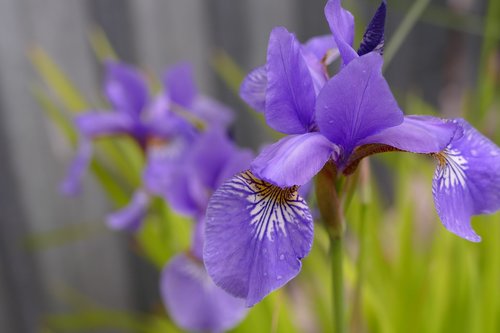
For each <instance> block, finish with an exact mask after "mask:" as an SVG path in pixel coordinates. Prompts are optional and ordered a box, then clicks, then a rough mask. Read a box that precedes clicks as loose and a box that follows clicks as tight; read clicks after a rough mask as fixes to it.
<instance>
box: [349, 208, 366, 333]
mask: <svg viewBox="0 0 500 333" xmlns="http://www.w3.org/2000/svg"><path fill="white" fill-rule="evenodd" d="M367 208H368V205H367V204H366V203H362V204H361V209H360V221H359V236H358V237H359V254H358V262H357V265H356V270H357V275H356V277H357V278H356V285H355V287H354V294H353V297H352V298H353V301H352V318H351V321H350V323H351V328H352V330H351V332H363V321H362V315H361V300H362V295H363V284H364V277H365V249H366V237H365V234H366V223H365V222H366V213H367Z"/></svg>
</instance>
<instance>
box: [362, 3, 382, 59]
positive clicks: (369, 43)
mask: <svg viewBox="0 0 500 333" xmlns="http://www.w3.org/2000/svg"><path fill="white" fill-rule="evenodd" d="M386 7H387V6H386V0H382V3H381V4H380V6H379V7H378V9H377V11H376V12H375V15H373V18H372V20H371V21H370V23H369V24H368V27H367V28H366V31H365V34H364V35H363V40H362V41H361V45H360V46H359V49H358V54H359V55H360V56H362V55H364V54H367V53H369V52H372V51H375V52H377V53H379V54H383V53H384V29H385V14H386Z"/></svg>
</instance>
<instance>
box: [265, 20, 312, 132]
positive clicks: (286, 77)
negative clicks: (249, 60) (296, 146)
mask: <svg viewBox="0 0 500 333" xmlns="http://www.w3.org/2000/svg"><path fill="white" fill-rule="evenodd" d="M266 70H267V90H266V111H265V116H266V121H267V124H268V125H269V126H271V127H272V128H273V129H275V130H277V131H279V132H283V133H286V134H302V133H306V132H308V131H309V130H310V128H311V127H312V126H313V124H314V104H315V101H316V94H315V91H314V85H313V81H312V78H311V75H310V73H309V69H308V66H307V64H306V62H305V60H304V57H303V56H302V52H301V46H300V43H299V42H298V40H297V38H296V37H295V36H294V35H293V34H291V33H290V32H288V30H286V29H285V28H283V27H278V28H274V29H273V31H272V32H271V35H270V37H269V45H268V49H267V65H266Z"/></svg>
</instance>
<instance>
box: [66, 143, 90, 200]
mask: <svg viewBox="0 0 500 333" xmlns="http://www.w3.org/2000/svg"><path fill="white" fill-rule="evenodd" d="M91 158H92V143H91V142H90V141H89V140H88V139H86V138H82V139H81V140H80V144H79V147H78V151H77V153H76V156H75V158H74V159H73V161H72V162H71V165H70V167H69V169H68V171H67V174H66V178H65V179H64V180H63V181H62V183H61V185H60V187H59V189H60V191H61V192H62V193H63V194H65V195H76V194H78V193H79V192H80V191H81V187H82V178H83V175H84V174H85V171H86V170H87V168H88V165H89V163H90V160H91Z"/></svg>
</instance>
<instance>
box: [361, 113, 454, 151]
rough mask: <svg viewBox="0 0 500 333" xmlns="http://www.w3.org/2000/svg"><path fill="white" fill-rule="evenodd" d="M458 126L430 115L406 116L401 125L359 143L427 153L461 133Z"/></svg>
mask: <svg viewBox="0 0 500 333" xmlns="http://www.w3.org/2000/svg"><path fill="white" fill-rule="evenodd" d="M461 133H462V130H461V128H460V126H458V125H456V124H454V123H452V122H449V121H446V120H443V119H440V118H436V117H430V116H406V117H405V118H404V121H403V123H402V124H401V125H398V126H394V127H390V128H388V129H386V130H383V131H382V132H379V133H377V134H375V135H372V136H370V137H367V138H366V139H363V140H362V141H361V142H360V145H364V144H372V143H379V144H385V145H388V146H391V147H394V148H397V149H399V150H404V151H408V152H412V153H419V154H429V153H437V152H440V151H441V150H443V149H445V148H446V146H447V145H448V144H449V143H450V141H451V140H452V138H453V137H454V136H455V135H456V134H457V135H461Z"/></svg>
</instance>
